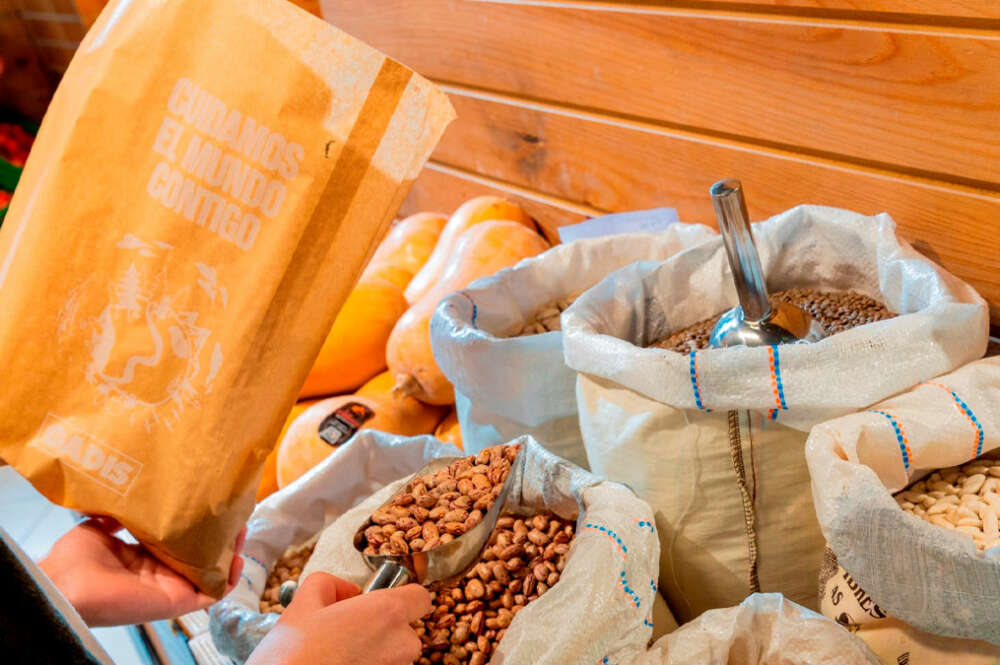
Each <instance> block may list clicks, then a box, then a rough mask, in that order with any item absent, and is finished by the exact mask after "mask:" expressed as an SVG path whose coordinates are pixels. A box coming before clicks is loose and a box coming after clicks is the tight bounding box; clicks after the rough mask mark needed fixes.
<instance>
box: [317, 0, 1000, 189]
mask: <svg viewBox="0 0 1000 665" xmlns="http://www.w3.org/2000/svg"><path fill="white" fill-rule="evenodd" d="M323 10H324V16H325V17H326V18H327V19H328V20H331V21H332V22H333V23H334V24H336V25H338V26H340V27H342V28H343V29H345V30H347V31H348V32H350V33H351V34H353V35H356V36H357V37H359V38H361V39H363V40H365V41H366V42H368V43H370V44H372V45H373V46H375V47H377V48H379V49H382V50H383V51H385V52H387V53H388V54H389V55H392V56H393V57H396V58H399V59H400V60H402V61H403V62H405V63H406V64H408V65H410V66H411V67H414V68H415V69H416V70H417V71H420V72H421V73H422V74H424V75H426V76H430V77H432V78H435V79H438V80H443V81H448V82H456V83H461V84H465V85H470V86H476V87H479V88H484V89H490V90H499V91H506V92H511V93H515V94H519V95H523V96H526V97H530V98H535V99H540V100H545V101H551V102H555V103H562V104H567V105H571V106H574V107H576V108H580V107H584V108H594V109H603V110H607V111H611V112H615V113H619V114H623V115H626V116H629V117H639V118H645V119H652V120H655V121H659V122H661V123H666V124H668V125H669V126H672V127H675V128H676V127H682V128H694V129H698V130H700V131H705V132H708V133H713V134H715V135H724V136H729V137H746V138H748V139H750V140H752V141H754V142H758V143H760V144H765V145H777V146H781V147H794V146H800V147H801V149H802V150H805V151H809V152H811V153H812V154H824V155H832V156H839V157H838V158H840V159H849V160H854V161H857V162H861V163H866V164H871V163H879V164H896V165H899V167H900V168H903V169H912V170H919V171H922V172H927V173H937V174H944V177H947V178H949V179H952V180H961V181H965V182H969V181H973V180H974V181H982V182H985V183H996V181H997V180H998V175H997V167H996V160H995V157H996V154H997V152H998V150H1000V38H998V34H996V33H968V34H966V33H962V34H959V33H957V32H940V33H939V32H934V31H933V30H930V29H922V30H908V29H904V28H899V29H868V28H864V27H862V26H858V25H853V24H849V23H844V24H843V25H838V24H835V23H834V24H831V23H824V24H819V23H817V24H809V23H808V22H805V21H800V22H772V21H770V20H767V19H762V20H754V21H751V20H745V19H738V18H731V17H728V16H721V17H720V16H709V15H697V16H692V15H665V14H656V13H650V14H642V13H631V12H628V13H626V12H619V11H614V5H605V6H603V9H599V10H594V11H583V10H580V9H579V8H571V7H557V6H523V5H513V4H498V3H489V2H468V1H462V0H444V1H442V0H411V1H410V2H405V3H403V2H398V1H397V0H324V4H323ZM403 26H405V29H404V27H403ZM932 137H933V138H932ZM994 186H997V187H998V188H1000V185H994Z"/></svg>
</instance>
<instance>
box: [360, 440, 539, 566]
mask: <svg viewBox="0 0 1000 665" xmlns="http://www.w3.org/2000/svg"><path fill="white" fill-rule="evenodd" d="M519 449H520V446H493V447H492V448H485V449H484V450H482V451H481V452H480V453H479V454H478V455H470V456H468V457H465V458H463V459H460V460H458V461H457V462H453V463H451V464H449V465H448V466H446V467H445V468H443V469H441V470H439V471H438V472H437V473H435V474H432V475H427V476H421V477H419V478H414V479H412V480H411V481H410V482H409V483H407V485H406V489H404V490H403V491H402V492H400V493H399V494H397V495H396V496H395V497H393V498H392V500H390V501H389V503H388V504H386V505H385V506H382V507H381V508H379V509H378V510H376V511H375V512H374V513H372V516H371V518H369V526H368V527H367V528H366V529H365V532H364V533H365V540H366V541H367V544H366V547H365V549H364V552H365V554H369V555H371V554H381V555H389V556H402V555H406V554H409V553H410V552H426V551H428V550H432V549H434V548H435V547H438V546H440V545H444V544H445V543H447V542H450V541H451V540H453V539H454V538H455V537H457V536H460V535H462V534H463V533H465V532H466V531H468V530H469V529H471V528H472V527H474V526H475V525H476V524H479V522H480V521H482V519H483V515H485V514H486V512H487V511H489V509H490V507H491V506H492V505H493V502H494V501H496V498H497V496H499V495H500V492H501V490H503V484H504V481H506V480H507V474H508V473H510V469H511V464H512V463H513V461H514V460H515V459H516V458H517V453H518V450H519Z"/></svg>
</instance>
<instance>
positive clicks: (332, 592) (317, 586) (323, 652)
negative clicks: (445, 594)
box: [246, 573, 431, 665]
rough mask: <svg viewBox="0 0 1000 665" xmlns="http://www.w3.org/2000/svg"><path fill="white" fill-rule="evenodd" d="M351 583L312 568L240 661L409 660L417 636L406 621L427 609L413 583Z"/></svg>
mask: <svg viewBox="0 0 1000 665" xmlns="http://www.w3.org/2000/svg"><path fill="white" fill-rule="evenodd" d="M358 593H359V589H358V587H357V586H355V585H353V584H351V583H349V582H345V581H344V580H342V579H340V578H337V577H334V576H333V575H327V574H326V573H313V574H312V575H310V576H309V577H307V578H306V580H305V582H303V583H302V586H300V587H299V589H298V591H296V592H295V597H294V599H293V600H292V604H291V605H289V606H288V608H287V609H285V611H284V613H282V615H281V619H279V620H278V623H277V624H275V626H274V628H272V629H271V632H269V633H268V634H267V637H265V638H264V639H263V641H262V642H261V643H260V645H259V646H258V647H257V649H256V650H255V651H254V652H253V653H252V654H251V655H250V659H249V660H248V661H247V662H246V665H278V664H279V663H280V665H410V664H411V663H413V662H414V661H416V660H417V659H418V658H419V657H420V638H419V637H417V634H416V632H414V630H413V628H411V627H410V624H411V623H413V622H414V621H416V620H417V619H419V618H420V617H422V616H424V615H425V614H427V613H428V612H430V611H431V596H430V594H429V593H428V592H427V590H426V589H425V588H423V587H422V586H420V585H418V584H407V585H406V586H402V587H398V588H395V589H383V590H381V591H373V592H371V593H367V594H365V595H358Z"/></svg>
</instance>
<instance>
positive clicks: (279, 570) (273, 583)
mask: <svg viewBox="0 0 1000 665" xmlns="http://www.w3.org/2000/svg"><path fill="white" fill-rule="evenodd" d="M315 547H316V543H311V544H307V545H303V546H301V547H294V548H290V549H289V550H288V551H287V552H285V553H284V554H283V555H282V556H281V558H280V559H278V563H276V564H275V565H274V570H272V571H271V574H270V575H269V576H268V578H267V584H265V585H264V595H263V596H262V597H261V599H260V611H261V612H262V613H267V612H276V613H277V614H281V613H282V611H284V609H285V608H284V607H283V606H282V604H281V603H280V602H278V589H280V588H281V585H282V584H283V583H284V582H287V581H288V580H292V581H295V582H298V581H299V575H301V574H302V569H303V568H305V566H306V562H307V561H309V557H311V556H312V553H313V549H315Z"/></svg>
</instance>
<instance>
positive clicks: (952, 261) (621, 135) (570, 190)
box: [434, 88, 1000, 324]
mask: <svg viewBox="0 0 1000 665" xmlns="http://www.w3.org/2000/svg"><path fill="white" fill-rule="evenodd" d="M447 90H448V92H449V93H450V97H451V100H452V103H453V104H454V106H455V110H456V111H457V112H458V119H457V120H456V121H455V122H454V123H453V124H452V125H451V127H450V128H449V130H448V131H447V132H446V133H445V135H444V137H443V139H442V141H441V143H440V144H439V146H438V149H437V151H436V152H435V154H434V158H435V159H436V160H437V161H439V162H443V163H446V164H450V165H454V166H458V167H461V168H463V169H466V170H469V171H475V172H478V173H480V174H483V175H485V176H488V177H490V178H494V179H496V180H498V181H503V182H508V183H511V184H512V185H514V186H517V187H522V188H525V189H530V190H536V191H539V192H544V193H546V194H548V195H552V196H554V197H558V198H560V199H563V200H568V201H580V202H583V203H585V204H586V205H588V206H591V207H593V208H595V209H598V210H607V211H621V210H632V209H642V208H654V207H659V206H672V207H675V208H677V209H678V212H679V214H680V216H681V219H682V220H684V221H688V222H702V223H706V224H714V219H715V216H714V213H713V211H712V205H711V201H710V199H709V197H708V188H709V186H710V185H711V184H712V183H713V182H715V181H716V180H718V179H720V178H722V177H728V176H733V177H739V178H740V179H742V180H743V182H744V184H745V186H746V190H747V197H748V205H749V207H750V214H751V217H752V218H753V219H755V220H760V219H765V218H767V217H770V216H771V215H774V214H776V213H778V212H781V211H782V210H785V209H787V208H790V207H792V206H795V205H798V204H800V203H815V204H821V205H831V206H836V207H841V208H848V209H851V210H856V211H858V212H861V213H864V214H868V215H873V214H877V213H879V212H883V211H886V212H889V213H890V214H891V215H892V216H893V218H894V219H895V220H896V222H897V223H898V224H899V228H900V233H901V235H902V236H903V237H905V238H907V239H908V240H910V241H911V242H913V243H914V244H915V245H916V246H917V247H918V249H920V251H922V252H923V253H925V254H926V255H928V256H929V257H931V258H933V259H934V260H936V261H938V262H939V263H941V264H942V265H944V266H945V267H946V268H948V269H949V270H951V271H952V272H954V273H955V274H957V275H959V276H960V277H962V278H963V279H966V280H968V281H969V282H970V283H972V284H973V285H974V286H976V288H977V289H979V291H980V292H981V293H982V294H983V295H984V296H985V297H986V298H988V299H989V300H991V301H992V302H994V303H995V305H994V308H993V313H992V314H993V319H994V321H995V322H996V323H998V324H1000V307H998V306H996V305H1000V269H998V268H1000V241H998V239H997V233H998V231H1000V221H997V220H1000V194H997V193H994V192H988V191H976V190H970V189H962V188H956V187H952V186H949V185H947V184H945V183H939V182H931V181H921V180H917V179H913V178H903V177H899V176H896V175H894V174H891V173H890V174H886V173H882V172H877V171H871V170H856V169H852V168H849V167H845V166H844V165H843V164H838V163H836V162H829V161H823V160H815V159H809V158H804V157H801V156H798V155H794V154H788V153H783V152H781V151H773V150H772V151H768V150H762V149H759V148H755V147H753V146H747V145H744V144H739V143H735V142H726V141H719V140H713V139H709V138H707V137H703V136H697V135H689V134H683V133H677V132H665V131H663V130H662V129H660V128H657V127H653V126H648V125H641V124H637V123H634V124H627V123H622V122H620V121H618V120H615V119H612V118H607V117H602V116H597V115H594V116H581V115H579V114H568V113H560V112H558V109H555V108H544V107H540V108H539V107H536V108H530V107H525V106H523V105H520V102H518V101H517V100H511V99H506V100H504V99H503V98H498V97H493V98H489V99H483V98H480V97H478V96H467V95H465V94H462V91H460V90H456V89H454V88H451V89H447ZM473 94H475V93H473ZM949 228H950V229H955V230H956V232H953V233H947V232H946V233H942V230H943V229H949ZM959 229H960V231H958V230H959Z"/></svg>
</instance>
